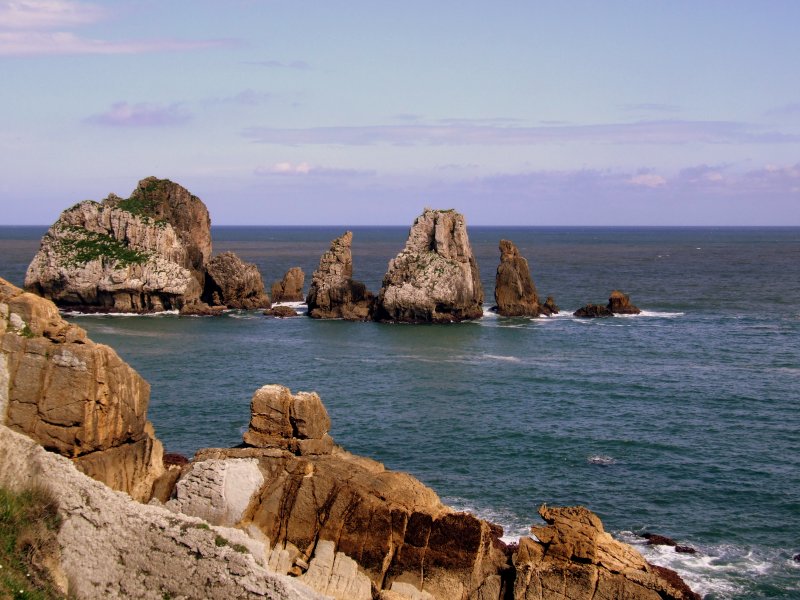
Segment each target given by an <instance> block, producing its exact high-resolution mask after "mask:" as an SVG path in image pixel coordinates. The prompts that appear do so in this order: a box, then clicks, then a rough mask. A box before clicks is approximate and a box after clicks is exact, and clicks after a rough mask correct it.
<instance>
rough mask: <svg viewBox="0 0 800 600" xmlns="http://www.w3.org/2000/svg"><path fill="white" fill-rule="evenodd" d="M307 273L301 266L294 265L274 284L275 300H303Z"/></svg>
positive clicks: (273, 299) (273, 298)
mask: <svg viewBox="0 0 800 600" xmlns="http://www.w3.org/2000/svg"><path fill="white" fill-rule="evenodd" d="M305 279H306V274H305V273H303V269H301V268H300V267H292V268H291V269H289V270H288V271H286V273H285V274H284V276H283V279H281V280H280V281H276V282H275V283H273V284H272V301H273V302H302V301H303V300H305V297H304V296H303V283H304V282H305Z"/></svg>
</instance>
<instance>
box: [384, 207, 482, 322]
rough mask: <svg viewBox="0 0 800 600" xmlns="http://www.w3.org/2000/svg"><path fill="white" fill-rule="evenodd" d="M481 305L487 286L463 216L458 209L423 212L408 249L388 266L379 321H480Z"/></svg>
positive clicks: (412, 233) (408, 243)
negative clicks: (484, 284) (471, 245)
mask: <svg viewBox="0 0 800 600" xmlns="http://www.w3.org/2000/svg"><path fill="white" fill-rule="evenodd" d="M482 305H483V287H482V286H481V280H480V274H479V272H478V265H477V263H476V261H475V257H474V255H473V254H472V248H471V247H470V244H469V238H468V236H467V228H466V223H465V221H464V217H463V216H462V215H460V214H459V213H457V212H455V211H454V210H432V209H425V211H424V212H423V213H422V215H420V216H419V217H417V219H416V220H415V221H414V225H413V226H412V227H411V230H410V231H409V234H408V240H407V241H406V245H405V248H404V249H403V250H402V251H401V252H400V253H399V254H398V255H397V256H396V257H395V258H394V259H392V260H391V261H390V262H389V269H388V271H387V273H386V275H385V276H384V278H383V287H382V288H381V291H380V293H379V294H378V298H377V300H376V308H375V318H376V319H378V320H380V321H403V322H412V323H417V322H420V323H422V322H433V323H441V322H452V321H462V320H464V319H479V318H480V317H481V316H482V315H483V306H482Z"/></svg>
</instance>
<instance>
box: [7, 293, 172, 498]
mask: <svg viewBox="0 0 800 600" xmlns="http://www.w3.org/2000/svg"><path fill="white" fill-rule="evenodd" d="M0 357H2V358H0V399H1V400H0V407H2V408H3V411H2V415H0V417H1V418H0V421H2V422H4V423H5V424H6V425H8V426H9V427H10V428H12V429H14V430H16V431H19V432H22V433H25V434H26V435H28V436H30V437H31V438H33V439H34V440H36V441H37V442H38V443H39V444H41V445H42V446H44V447H45V448H47V449H49V450H53V451H55V452H58V453H60V454H63V455H64V456H68V457H70V458H73V459H74V460H75V463H76V465H77V466H78V468H79V469H81V470H83V471H84V472H85V473H87V474H88V475H91V476H92V477H95V478H96V479H98V480H100V481H103V482H104V483H106V484H108V485H109V486H111V487H113V488H114V489H117V490H121V491H125V492H127V493H129V494H131V495H132V496H133V497H134V498H138V499H142V500H144V499H147V498H149V495H150V491H151V488H152V485H153V482H154V481H155V479H156V478H157V477H158V476H160V475H161V473H162V471H163V466H162V464H161V457H162V453H163V450H162V448H161V444H160V442H158V440H156V438H155V435H154V432H153V428H152V426H151V425H150V423H149V422H148V421H147V418H146V413H147V405H148V401H149V398H150V386H149V385H148V383H147V382H146V381H145V380H144V379H142V378H141V377H140V376H139V374H138V373H136V371H134V370H133V369H131V368H130V367H129V366H128V365H127V364H125V363H124V362H123V361H122V360H121V359H120V358H119V356H117V354H116V352H114V351H113V350H112V349H111V348H109V347H108V346H104V345H102V344H95V343H94V342H92V341H91V340H89V339H88V338H87V337H86V332H85V331H84V330H83V329H81V328H80V327H77V326H75V325H71V324H69V323H67V322H66V321H64V320H63V319H62V318H61V317H60V315H59V313H58V309H57V308H56V307H55V305H54V304H53V303H52V302H50V301H49V300H45V299H43V298H40V297H38V296H35V295H34V294H29V293H25V292H23V291H22V290H20V289H19V288H16V287H14V286H13V285H11V284H10V283H8V282H7V281H5V280H3V279H0Z"/></svg>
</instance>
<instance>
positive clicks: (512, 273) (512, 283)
mask: <svg viewBox="0 0 800 600" xmlns="http://www.w3.org/2000/svg"><path fill="white" fill-rule="evenodd" d="M494 299H495V302H496V303H497V312H498V313H499V314H501V315H503V316H505V317H538V316H539V314H540V313H541V312H542V311H541V308H540V306H539V296H538V294H537V293H536V286H535V285H534V283H533V280H532V279H531V272H530V270H529V268H528V261H527V260H526V259H525V257H523V256H521V255H520V253H519V250H518V249H517V247H516V246H515V245H514V244H513V242H510V241H509V240H500V264H499V265H498V267H497V275H496V276H495V284H494Z"/></svg>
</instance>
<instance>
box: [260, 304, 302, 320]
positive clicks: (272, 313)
mask: <svg viewBox="0 0 800 600" xmlns="http://www.w3.org/2000/svg"><path fill="white" fill-rule="evenodd" d="M264 314H265V315H267V316H268V317H277V318H278V319H286V318H288V317H296V316H298V313H297V311H296V310H295V309H293V308H292V307H291V306H286V305H278V306H273V307H272V308H269V309H267V310H265V311H264Z"/></svg>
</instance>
